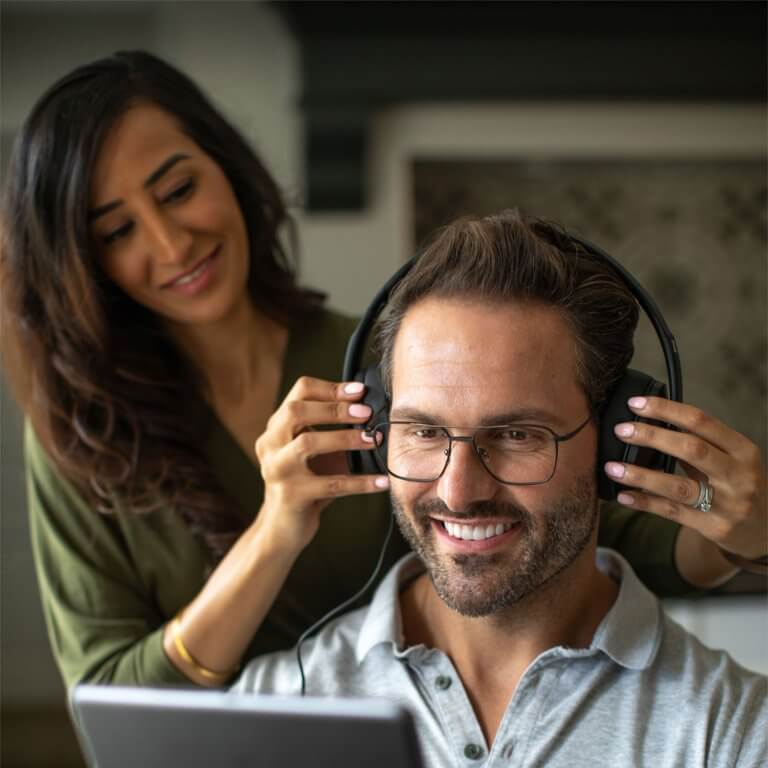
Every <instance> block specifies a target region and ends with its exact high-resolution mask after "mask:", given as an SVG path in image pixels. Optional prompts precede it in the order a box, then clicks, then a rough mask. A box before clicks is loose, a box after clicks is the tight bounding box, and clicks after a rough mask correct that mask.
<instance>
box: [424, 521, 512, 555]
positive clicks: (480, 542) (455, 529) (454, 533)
mask: <svg viewBox="0 0 768 768" xmlns="http://www.w3.org/2000/svg"><path fill="white" fill-rule="evenodd" d="M430 519H431V521H432V526H433V528H434V529H435V531H436V532H437V534H438V536H440V537H441V538H442V539H444V540H446V541H449V542H451V544H454V545H456V546H458V547H462V548H466V547H471V548H472V549H473V550H474V549H486V548H489V547H493V546H496V545H497V544H500V543H502V542H503V541H504V540H506V539H507V538H509V536H510V534H511V535H514V533H516V532H517V531H518V530H519V529H520V527H521V526H520V521H519V520H513V519H510V518H487V519H486V518H482V519H481V518H475V519H471V520H466V519H464V520H462V519H453V520H451V519H445V518H436V517H432V518H430Z"/></svg>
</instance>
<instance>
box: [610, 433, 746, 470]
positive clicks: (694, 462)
mask: <svg viewBox="0 0 768 768" xmlns="http://www.w3.org/2000/svg"><path fill="white" fill-rule="evenodd" d="M614 432H615V434H616V436H617V437H618V438H619V439H620V440H622V441H623V442H625V443H629V444H631V445H640V446H645V447H648V448H655V449H656V450H658V451H661V452H662V453H666V454H669V455H670V456H674V457H675V458H677V459H682V460H683V461H685V462H687V463H688V464H690V465H691V466H693V467H695V468H696V469H698V470H699V471H700V472H703V473H704V474H705V475H707V476H708V477H711V478H712V477H727V476H728V475H729V474H730V473H731V472H735V471H736V470H738V467H739V462H738V461H737V460H736V459H734V458H733V457H732V456H730V455H729V454H727V453H724V452H723V451H721V450H720V449H719V448H717V447H716V446H714V445H713V444H712V443H710V442H708V441H707V440H704V439H702V438H701V437H699V436H697V435H693V434H689V433H686V432H675V431H673V430H671V429H665V428H664V427H657V426H655V425H653V424H643V423H641V422H638V421H634V422H623V423H621V424H617V425H616V426H615V427H614Z"/></svg>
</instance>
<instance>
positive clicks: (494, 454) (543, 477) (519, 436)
mask: <svg viewBox="0 0 768 768" xmlns="http://www.w3.org/2000/svg"><path fill="white" fill-rule="evenodd" d="M591 418H592V414H590V415H589V416H587V418H586V419H585V420H584V421H583V422H582V423H581V424H579V426H578V427H576V429H574V430H572V431H571V432H568V433H567V434H565V435H558V434H557V433H555V432H553V431H552V430H551V429H549V427H543V426H540V425H537V424H502V425H500V426H490V427H477V428H475V429H473V430H472V434H471V435H453V434H451V432H449V429H452V428H449V427H444V426H440V425H435V424H420V423H417V422H413V421H385V422H382V423H381V424H377V425H376V426H375V427H372V428H371V429H368V430H366V432H367V433H368V434H369V435H371V436H372V437H373V438H374V442H375V445H376V447H375V449H374V450H375V453H376V456H377V458H378V461H379V464H380V465H381V467H383V468H386V470H387V472H388V473H389V474H390V475H394V476H395V477H398V478H400V479H401V480H410V481H413V482H415V483H431V482H433V481H435V480H437V479H438V478H440V477H442V475H443V473H444V472H445V469H446V467H447V466H448V462H449V461H450V460H451V451H452V450H453V444H454V443H471V444H472V447H473V448H474V449H475V453H476V454H477V457H478V458H479V459H480V462H481V463H482V465H483V467H485V469H486V470H487V471H488V473H489V474H490V475H491V477H493V478H494V479H495V480H498V481H499V482H500V483H504V484H505V485H539V484H540V483H546V482H548V481H549V480H551V479H552V476H553V475H554V474H555V469H556V467H557V455H558V447H559V445H560V443H563V442H565V441H566V440H570V439H571V438H572V437H575V436H576V435H577V434H578V433H579V432H581V430H582V429H584V427H585V426H586V425H587V424H588V423H589V421H590V420H591Z"/></svg>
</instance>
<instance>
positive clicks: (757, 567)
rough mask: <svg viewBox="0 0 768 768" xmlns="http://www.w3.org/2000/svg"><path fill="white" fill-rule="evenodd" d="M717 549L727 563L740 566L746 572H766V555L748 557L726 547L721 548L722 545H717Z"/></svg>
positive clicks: (767, 558) (767, 557)
mask: <svg viewBox="0 0 768 768" xmlns="http://www.w3.org/2000/svg"><path fill="white" fill-rule="evenodd" d="M718 549H719V550H720V554H721V555H722V556H723V557H724V558H725V559H726V560H727V561H728V562H729V563H731V564H732V565H735V566H736V567H737V568H740V569H741V570H742V571H747V572H748V573H758V574H760V575H763V576H764V575H766V574H768V555H762V556H761V557H756V558H754V559H749V558H746V557H742V556H741V555H737V554H735V553H734V552H729V551H728V550H727V549H723V548H722V547H718Z"/></svg>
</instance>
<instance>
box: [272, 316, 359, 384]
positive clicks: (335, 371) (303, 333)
mask: <svg viewBox="0 0 768 768" xmlns="http://www.w3.org/2000/svg"><path fill="white" fill-rule="evenodd" d="M357 322H358V321H357V318H355V317H351V316H350V315H346V314H344V313H342V312H339V311H337V310H334V309H329V308H327V307H319V308H317V309H315V310H313V311H312V312H311V313H310V314H308V315H306V316H305V317H304V318H303V319H302V320H301V321H300V322H298V323H296V324H295V325H294V326H293V327H292V328H291V330H290V334H291V335H290V340H289V344H288V350H287V352H286V360H285V363H286V370H287V372H288V373H289V375H290V376H291V377H292V378H296V377H297V376H300V375H303V374H306V375H310V376H318V377H319V378H325V379H330V380H336V379H338V378H339V376H340V375H341V370H342V364H343V361H344V352H345V351H346V348H347V342H348V341H349V337H350V336H351V335H352V333H353V331H354V330H355V328H356V327H357Z"/></svg>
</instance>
